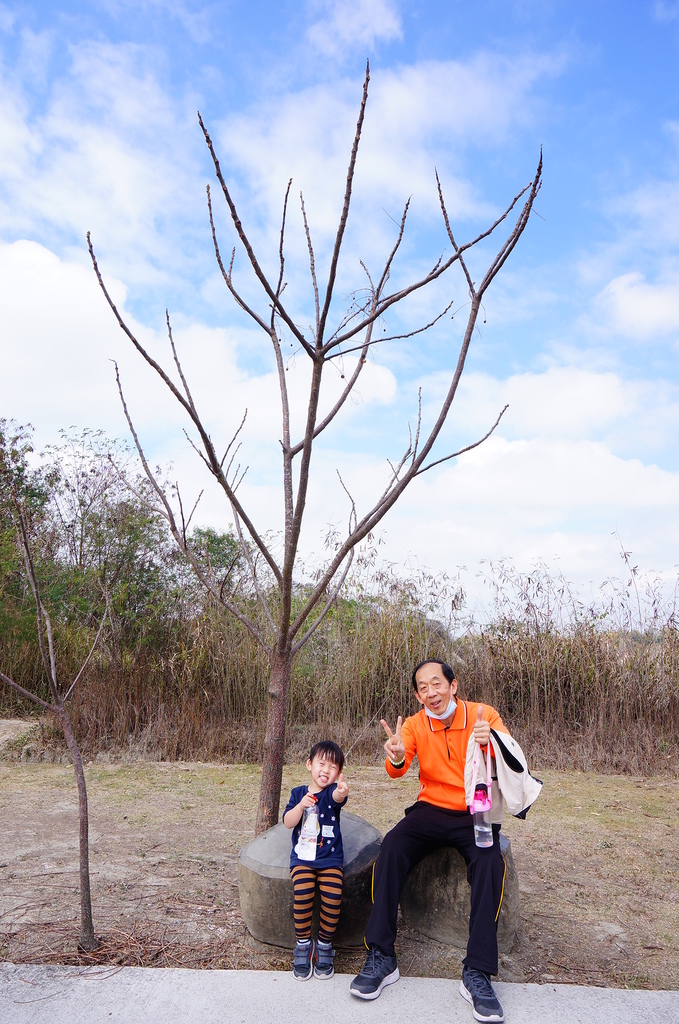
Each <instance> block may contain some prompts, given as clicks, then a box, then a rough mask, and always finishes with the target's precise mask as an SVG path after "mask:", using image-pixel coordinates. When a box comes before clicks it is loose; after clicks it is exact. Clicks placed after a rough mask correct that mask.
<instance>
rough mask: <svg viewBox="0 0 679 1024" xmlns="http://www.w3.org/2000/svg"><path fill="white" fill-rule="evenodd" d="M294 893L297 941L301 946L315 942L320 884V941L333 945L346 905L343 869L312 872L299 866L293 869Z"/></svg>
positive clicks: (320, 869) (312, 870) (291, 872)
mask: <svg viewBox="0 0 679 1024" xmlns="http://www.w3.org/2000/svg"><path fill="white" fill-rule="evenodd" d="M290 875H291V877H292V888H293V893H294V900H293V915H294V919H295V938H296V939H297V941H298V942H299V941H300V940H301V941H304V940H305V939H310V938H311V918H312V916H313V912H314V896H315V895H316V880H317V879H318V888H319V889H320V892H321V919H320V922H319V926H318V937H319V939H320V940H321V942H332V937H333V935H334V934H335V928H336V927H337V922H338V921H339V916H340V905H341V903H342V879H343V877H344V872H343V871H342V868H310V867H306V865H305V866H302V865H300V864H296V865H295V867H294V868H292V869H291V871H290Z"/></svg>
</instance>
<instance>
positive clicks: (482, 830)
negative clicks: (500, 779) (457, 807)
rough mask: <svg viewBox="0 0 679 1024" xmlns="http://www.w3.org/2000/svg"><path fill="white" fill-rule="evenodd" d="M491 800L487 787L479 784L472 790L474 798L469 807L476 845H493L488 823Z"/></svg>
mask: <svg viewBox="0 0 679 1024" xmlns="http://www.w3.org/2000/svg"><path fill="white" fill-rule="evenodd" d="M490 808H491V802H490V800H489V799H488V787H487V786H484V785H482V784H479V785H478V786H477V787H476V789H475V790H474V799H473V801H472V806H471V808H470V810H471V812H472V815H473V818H474V841H475V843H476V845H477V846H492V845H493V826H492V825H491V823H490Z"/></svg>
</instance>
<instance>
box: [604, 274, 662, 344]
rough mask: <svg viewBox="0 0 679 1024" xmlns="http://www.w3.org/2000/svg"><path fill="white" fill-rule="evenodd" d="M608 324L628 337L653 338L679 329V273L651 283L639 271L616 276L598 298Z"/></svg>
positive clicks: (611, 328)
mask: <svg viewBox="0 0 679 1024" xmlns="http://www.w3.org/2000/svg"><path fill="white" fill-rule="evenodd" d="M595 310H596V311H597V312H598V314H599V317H600V318H601V320H602V321H603V322H604V324H605V325H606V326H607V327H608V328H609V329H610V330H612V331H615V332H616V333H617V334H619V335H622V336H623V337H625V338H633V339H639V340H643V341H652V340H656V339H658V337H659V336H660V337H664V336H665V335H667V334H675V333H678V332H679V274H676V275H672V276H668V277H667V278H666V279H665V280H662V281H658V282H656V283H649V282H648V281H647V280H646V279H645V277H644V275H643V274H642V273H640V272H639V271H631V272H630V273H627V274H620V275H619V276H618V277H615V278H613V280H612V281H610V282H609V283H608V284H607V285H606V287H605V288H604V289H603V291H601V292H600V293H599V294H598V295H597V296H596V298H595Z"/></svg>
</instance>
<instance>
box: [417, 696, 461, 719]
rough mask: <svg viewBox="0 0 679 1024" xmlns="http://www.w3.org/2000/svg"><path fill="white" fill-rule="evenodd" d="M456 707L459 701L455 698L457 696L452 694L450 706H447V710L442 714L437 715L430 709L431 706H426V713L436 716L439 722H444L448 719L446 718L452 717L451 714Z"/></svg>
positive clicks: (432, 716) (431, 716)
mask: <svg viewBox="0 0 679 1024" xmlns="http://www.w3.org/2000/svg"><path fill="white" fill-rule="evenodd" d="M456 707H457V701H456V700H455V698H454V697H453V696H451V698H450V704H449V705H448V707H447V708H446V710H445V711H444V712H443V714H442V715H435V714H434V712H433V711H430V710H429V708H425V709H424V713H425V714H426V715H429V717H430V718H435V719H436V720H437V721H439V722H444V721H445V720H446V718H450V716H451V715H452V714H453V712H454V711H455V708H456Z"/></svg>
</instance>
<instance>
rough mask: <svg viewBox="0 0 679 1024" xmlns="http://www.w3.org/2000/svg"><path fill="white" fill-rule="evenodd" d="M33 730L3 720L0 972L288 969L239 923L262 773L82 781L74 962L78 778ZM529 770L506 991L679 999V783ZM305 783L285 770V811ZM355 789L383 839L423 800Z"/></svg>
mask: <svg viewBox="0 0 679 1024" xmlns="http://www.w3.org/2000/svg"><path fill="white" fill-rule="evenodd" d="M25 729H26V726H25V725H24V724H23V723H15V724H13V725H12V724H8V723H6V722H0V822H1V827H0V959H6V960H10V961H13V962H28V961H32V962H36V961H39V962H59V963H84V962H107V963H116V964H139V965H146V966H186V967H226V968H254V969H257V968H259V969H287V968H288V967H289V965H290V954H289V953H288V952H287V951H284V950H279V949H275V948H273V947H266V946H263V945H261V944H258V943H256V942H254V941H253V940H252V939H251V938H250V937H249V936H248V933H247V932H246V929H245V926H244V924H243V921H242V918H241V916H240V908H239V902H238V882H237V855H238V850H239V848H240V847H241V846H242V845H244V844H245V843H246V842H248V841H249V839H250V838H252V836H253V824H254V817H255V809H256V802H257V793H258V785H259V773H258V769H257V768H256V766H251V765H216V764H159V763H149V762H141V761H135V762H132V763H129V764H120V763H118V764H107V763H100V762H98V761H97V762H96V763H94V764H92V763H90V764H89V765H88V766H87V769H86V776H87V785H88V795H89V804H90V864H91V876H92V903H93V915H94V924H95V930H96V933H97V935H98V936H99V937H100V939H101V949H100V950H99V952H98V953H96V954H93V955H91V956H89V957H85V956H84V955H80V954H78V952H77V948H76V947H77V934H78V917H79V902H78V888H77V886H78V875H77V835H78V832H77V794H76V788H75V781H74V777H73V772H72V769H71V768H70V766H68V765H62V764H45V763H32V762H31V761H30V760H28V761H27V760H25V758H26V757H27V756H30V738H29V737H28V736H27V735H26V734H25ZM3 744H4V746H3ZM27 748H28V749H27ZM22 757H23V758H24V760H22ZM534 773H535V774H536V775H538V776H539V777H541V778H543V780H544V782H545V786H544V791H543V793H542V795H541V796H540V799H539V800H538V802H537V803H536V805H535V807H534V808H533V809H532V810H531V812H530V814H529V815H528V818H527V819H526V820H525V821H518V820H516V819H514V818H511V817H509V818H507V819H505V824H504V826H503V828H504V831H505V832H506V834H507V835H508V836H509V838H510V839H511V843H512V849H513V854H514V860H515V863H516V866H517V870H518V874H519V879H520V897H521V909H520V924H519V931H518V934H517V938H516V942H515V944H514V948H513V950H512V952H511V953H510V954H506V955H503V956H502V957H501V964H500V975H499V977H500V980H502V981H516V982H549V981H552V982H571V983H577V984H594V985H609V986H617V987H621V986H622V987H624V986H627V987H640V988H662V989H677V988H679V831H678V829H677V824H676V823H677V820H678V819H679V781H678V780H677V779H676V778H675V779H668V778H663V777H658V778H652V779H642V778H629V777H619V776H597V775H591V774H583V773H579V772H569V773H556V772H552V771H545V772H540V770H539V766H535V768H534ZM305 774H306V773H305V772H304V769H303V768H296V767H293V766H290V767H288V768H287V769H286V771H285V774H284V782H283V794H284V800H287V795H288V793H289V790H290V788H291V787H292V786H293V785H297V784H299V783H300V782H302V781H304V780H305ZM345 777H346V778H347V780H348V781H349V784H350V797H349V799H350V809H351V811H352V812H354V813H355V814H359V815H361V816H362V817H364V818H366V819H367V820H368V821H371V822H372V823H373V824H374V825H376V826H377V827H378V828H379V829H380V830H381V831H382V832H383V833H384V832H385V831H386V830H387V829H388V828H389V827H390V826H391V825H392V824H393V823H395V822H396V821H397V820H398V819H399V818H400V817H401V815H402V813H403V808H404V807H405V806H406V805H407V804H408V803H411V802H412V801H413V799H414V797H415V795H416V793H417V781H416V779H415V778H414V777H413V778H412V779H408V778H407V777H406V779H405V780H403V781H399V782H393V781H390V780H389V779H387V777H386V776H385V774H384V772H383V769H382V768H381V767H379V766H375V767H353V766H349V767H348V768H347V769H346V770H345ZM397 953H398V957H399V969H400V970H401V973H402V974H410V975H417V976H428V977H459V973H460V959H461V956H462V955H463V953H462V952H461V951H460V950H458V949H456V948H454V947H452V946H443V945H441V944H440V943H437V942H433V941H432V940H430V939H427V938H424V937H423V936H421V935H418V934H417V933H415V932H408V931H406V930H405V929H401V932H400V935H399V942H398V945H397ZM362 959H363V957H362V954H361V953H360V951H355V950H339V951H338V954H337V959H336V962H335V963H336V968H337V970H338V971H341V972H347V973H350V972H354V971H356V970H358V969H359V968H360V966H361V964H362Z"/></svg>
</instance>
